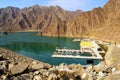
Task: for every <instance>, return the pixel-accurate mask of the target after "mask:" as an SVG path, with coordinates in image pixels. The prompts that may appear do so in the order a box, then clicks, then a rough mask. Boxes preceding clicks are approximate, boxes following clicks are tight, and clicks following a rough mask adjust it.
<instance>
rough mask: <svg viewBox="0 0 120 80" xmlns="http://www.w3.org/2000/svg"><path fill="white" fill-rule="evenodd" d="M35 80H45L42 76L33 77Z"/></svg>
mask: <svg viewBox="0 0 120 80" xmlns="http://www.w3.org/2000/svg"><path fill="white" fill-rule="evenodd" d="M33 80H43V79H42V78H41V76H40V75H35V76H34V77H33Z"/></svg>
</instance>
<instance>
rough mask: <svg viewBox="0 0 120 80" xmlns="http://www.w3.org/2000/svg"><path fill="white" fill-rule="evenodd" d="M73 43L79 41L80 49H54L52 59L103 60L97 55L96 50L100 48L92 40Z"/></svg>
mask: <svg viewBox="0 0 120 80" xmlns="http://www.w3.org/2000/svg"><path fill="white" fill-rule="evenodd" d="M75 41H81V43H80V49H79V50H74V49H56V52H54V54H53V55H52V57H54V58H76V59H92V60H94V59H98V60H101V59H103V58H102V56H101V55H100V54H99V53H100V51H98V48H100V47H99V46H98V45H97V44H96V43H95V41H94V40H90V39H85V40H81V39H76V40H75Z"/></svg>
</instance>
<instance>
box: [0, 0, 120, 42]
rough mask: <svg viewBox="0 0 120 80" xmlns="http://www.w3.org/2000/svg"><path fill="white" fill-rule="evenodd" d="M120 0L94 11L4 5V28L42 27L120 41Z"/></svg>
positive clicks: (0, 22)
mask: <svg viewBox="0 0 120 80" xmlns="http://www.w3.org/2000/svg"><path fill="white" fill-rule="evenodd" d="M119 8H120V0H109V2H108V3H107V4H106V5H105V6H104V7H103V8H101V7H98V8H94V9H93V10H91V11H87V12H82V11H80V10H78V11H75V12H70V11H66V10H64V9H62V8H61V7H59V6H50V7H45V6H38V5H35V6H33V7H29V8H23V9H21V10H20V9H18V8H14V7H7V8H2V9H0V30H1V31H28V30H34V31H40V32H42V34H43V35H49V36H70V37H81V36H82V37H92V38H99V39H105V40H113V41H115V42H120V38H119V37H120V35H119V33H120V29H119V26H120V19H119V18H120V10H119Z"/></svg>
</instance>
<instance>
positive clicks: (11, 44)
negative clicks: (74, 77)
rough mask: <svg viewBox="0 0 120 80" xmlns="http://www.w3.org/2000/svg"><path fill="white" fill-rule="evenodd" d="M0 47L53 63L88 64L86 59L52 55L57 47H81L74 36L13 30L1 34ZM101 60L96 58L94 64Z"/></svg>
mask: <svg viewBox="0 0 120 80" xmlns="http://www.w3.org/2000/svg"><path fill="white" fill-rule="evenodd" d="M0 34H1V33H0ZM0 47H3V48H6V49H8V50H11V51H14V52H16V53H18V54H22V55H24V56H28V57H31V58H33V59H36V60H39V61H42V62H47V63H50V64H53V65H59V64H60V63H67V64H72V63H80V64H82V65H86V64H87V63H86V60H85V59H65V58H52V57H51V56H52V54H53V52H54V51H55V49H56V47H59V48H64V47H66V48H69V49H79V42H73V38H65V37H48V36H37V32H12V33H9V34H8V35H0ZM99 62H100V60H94V64H98V63H99Z"/></svg>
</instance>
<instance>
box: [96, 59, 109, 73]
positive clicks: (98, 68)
mask: <svg viewBox="0 0 120 80" xmlns="http://www.w3.org/2000/svg"><path fill="white" fill-rule="evenodd" d="M107 68H108V66H107V65H106V63H105V62H104V61H102V62H100V63H99V64H98V65H95V66H94V70H95V71H96V72H100V71H106V69H107Z"/></svg>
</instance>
